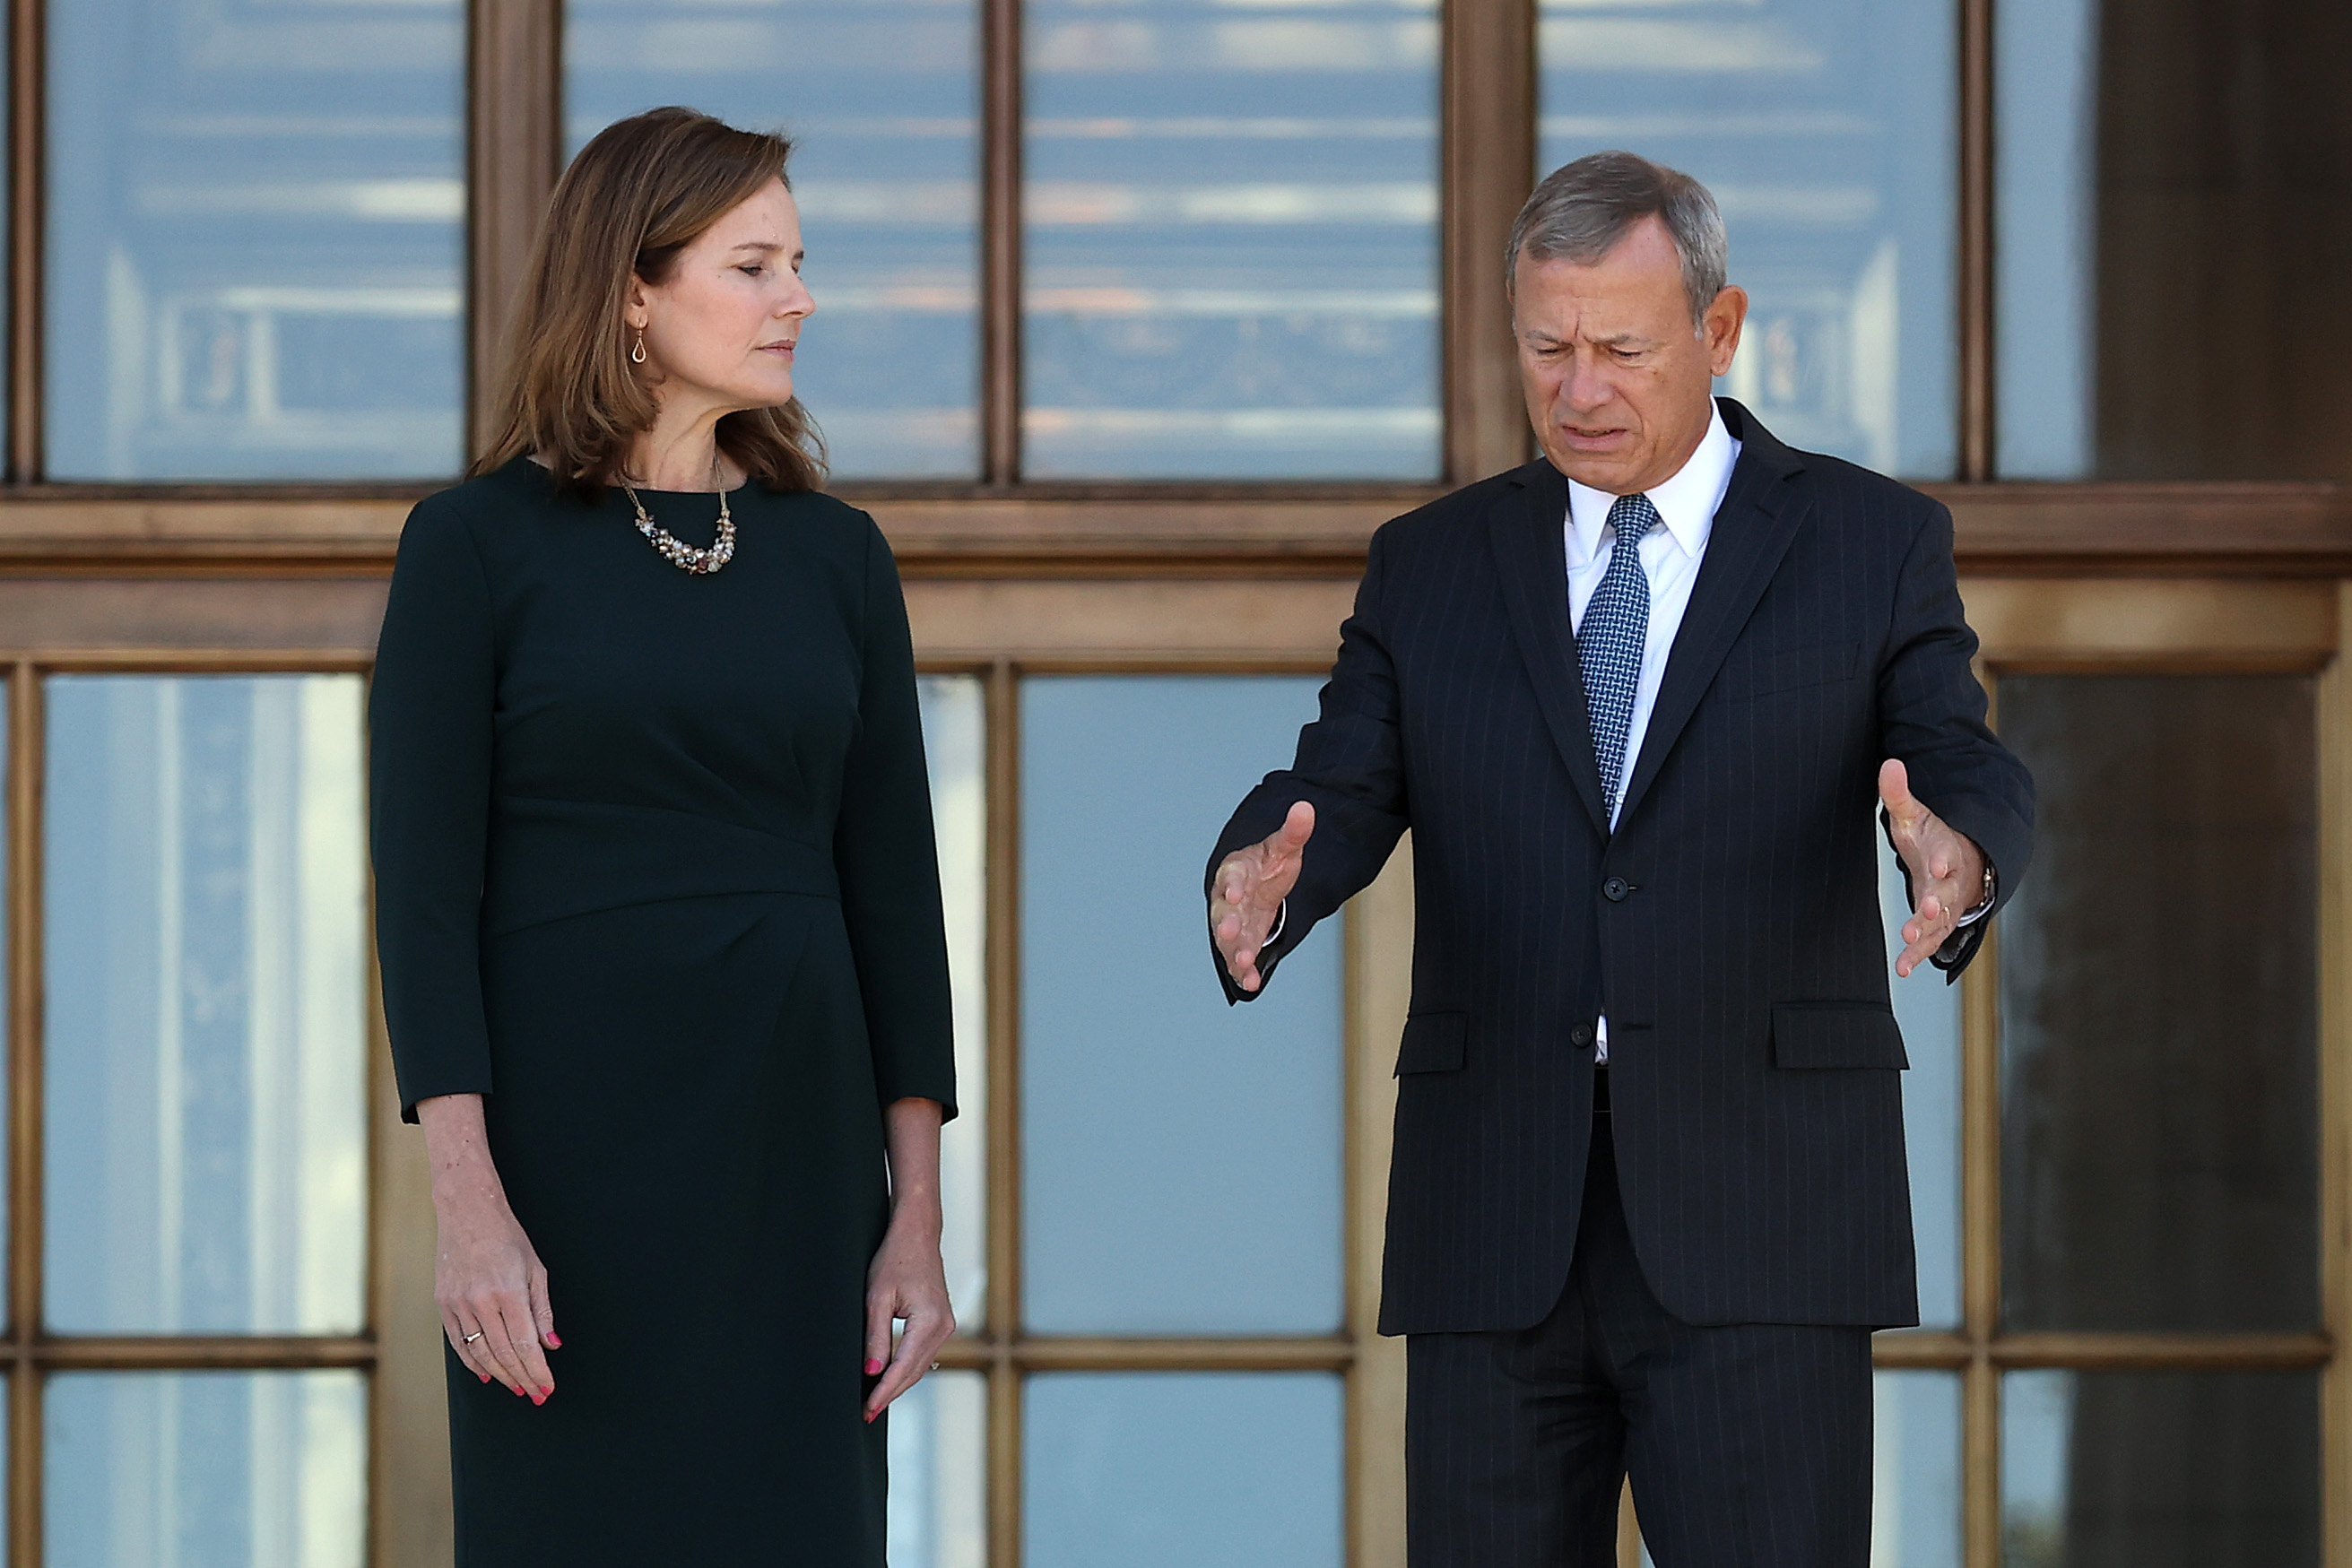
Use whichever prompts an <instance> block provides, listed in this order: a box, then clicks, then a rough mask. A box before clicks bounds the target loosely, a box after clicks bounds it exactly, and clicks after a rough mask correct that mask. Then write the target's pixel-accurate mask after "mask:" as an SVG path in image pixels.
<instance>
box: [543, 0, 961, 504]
mask: <svg viewBox="0 0 2352 1568" xmlns="http://www.w3.org/2000/svg"><path fill="white" fill-rule="evenodd" d="M979 40H980V21H979V14H978V7H977V5H976V4H975V0H772V3H770V4H765V5H751V6H746V5H742V4H741V3H740V0H567V3H566V5H565V6H564V28H563V53H564V88H563V92H564V98H563V102H564V118H565V120H566V131H567V136H568V145H569V146H570V148H571V149H572V150H573V151H577V150H578V149H579V148H580V147H581V146H582V145H583V144H584V143H585V142H586V141H587V140H588V139H589V138H590V137H591V136H593V135H594V134H595V133H596V132H597V131H601V130H603V129H604V127H605V126H607V125H609V124H611V123H612V122H613V121H614V120H620V119H623V118H625V117H626V116H628V115H632V114H636V113H639V112H641V111H642V110H648V109H654V108H656V107H658V106H660V105H663V104H670V103H683V104H689V105H691V106H693V107H694V108H696V109H698V110H703V111H704V112H705V113H707V114H715V115H718V116H719V118H720V119H722V120H729V121H730V122H732V123H734V124H737V125H741V126H746V127H750V128H752V129H756V130H762V131H769V130H776V131H783V132H784V133H785V134H786V135H788V136H790V137H791V138H792V139H793V143H794V146H795V151H794V153H793V164H792V180H793V193H794V195H795V196H796V197H797V198H798V199H799V203H800V208H801V219H802V225H801V227H802V237H803V240H805V241H806V243H807V246H808V264H807V267H806V269H805V271H804V272H803V277H806V278H807V279H808V285H809V291H810V292H811V293H812V294H814V296H815V297H816V303H817V313H816V315H815V317H814V319H812V321H811V322H810V325H809V329H808V333H807V336H806V337H805V339H804V340H803V343H802V347H801V351H800V354H799V355H798V358H797V368H796V369H795V371H794V383H795V385H796V386H797V388H798V389H799V392H800V396H801V401H802V402H804V403H805V404H807V405H808V408H809V411H810V412H811V413H813V414H814V415H815V416H816V420H817V423H819V424H820V425H821V426H823V428H824V434H825V439H826V441H827V442H828V444H830V447H831V451H832V457H833V466H834V472H835V474H837V475H840V476H845V477H850V478H866V477H877V476H878V477H909V476H940V477H949V478H971V477H972V476H976V475H977V474H978V472H979V469H980V423H979V417H978V415H977V413H975V407H976V402H977V399H978V395H979V388H980V318H979V304H980V286H979V271H980V238H979V214H980V197H979V190H980V185H979V172H978V171H979V163H980V144H979V140H978V120H979V108H978V104H979V83H980V68H979V58H978V47H979Z"/></svg>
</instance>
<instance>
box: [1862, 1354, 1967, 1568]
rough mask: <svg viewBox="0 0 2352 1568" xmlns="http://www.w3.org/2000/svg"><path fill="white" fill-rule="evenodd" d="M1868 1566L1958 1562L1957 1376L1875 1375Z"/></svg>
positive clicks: (1934, 1566) (1952, 1565)
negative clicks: (1874, 1459)
mask: <svg viewBox="0 0 2352 1568" xmlns="http://www.w3.org/2000/svg"><path fill="white" fill-rule="evenodd" d="M1876 1385H1877V1396H1878V1397H1877V1401H1876V1403H1877V1413H1876V1420H1875V1421H1874V1426H1873V1437H1874V1441H1875V1444H1876V1447H1877V1462H1876V1464H1875V1466H1874V1471H1875V1479H1874V1482H1873V1483H1872V1487H1871V1498H1870V1538H1871V1539H1870V1562H1871V1568H1960V1380H1959V1377H1958V1375H1956V1374H1953V1373H1949V1372H1882V1373H1879V1374H1878V1375H1877V1378H1876Z"/></svg>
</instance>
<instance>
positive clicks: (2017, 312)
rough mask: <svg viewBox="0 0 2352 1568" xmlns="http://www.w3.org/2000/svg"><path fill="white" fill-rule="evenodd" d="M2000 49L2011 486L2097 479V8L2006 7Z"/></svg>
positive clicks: (2004, 365)
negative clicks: (2094, 475)
mask: <svg viewBox="0 0 2352 1568" xmlns="http://www.w3.org/2000/svg"><path fill="white" fill-rule="evenodd" d="M1993 39H1994V43H1995V47H1997V48H1998V50H1999V51H2000V54H1999V58H1998V60H1997V61H1996V63H1995V68H1994V70H1993V90H1994V94H1995V98H1996V105H1997V114H1998V119H1999V126H2000V134H1999V135H1997V136H1996V137H1995V138H1994V141H1993V148H1994V155H1995V158H1996V160H1997V162H1996V168H1995V179H1994V182H1993V193H1994V198H1995V200H1996V201H1998V202H1999V203H2000V210H1999V211H1998V212H1997V213H1996V214H1995V221H1994V223H1993V238H1994V241H1995V243H1996V244H1997V245H1998V246H1999V247H2000V256H1999V266H1998V267H1997V268H1996V269H1995V272H1994V277H1995V281H1996V286H1997V287H1998V288H1999V291H2000V293H1999V298H1998V301H1997V304H1996V308H1995V309H1994V311H1993V329H1994V332H1995V334H1996V335H1997V337H1998V340H1999V372H2000V373H1999V380H1998V382H1997V383H1996V384H1997V385H1998V386H1999V387H2000V420H1999V422H1998V427H1999V444H2000V453H1999V460H2000V476H2001V477H2002V478H2004V479H2080V478H2086V477H2088V476H2090V474H2091V472H2092V469H2093V467H2094V466H2095V459H2094V456H2093V445H2094V435H2095V433H2094V430H2093V428H2092V427H2093V423H2094V422H2093V404H2094V402H2095V390H2094V386H2093V382H2094V378H2095V368H2094V364H2093V357H2094V355H2095V351H2096V340H2097V330H2096V322H2095V318H2094V312H2093V294H2094V291H2095V277H2094V272H2095V265H2094V263H2095V251H2096V245H2095V238H2094V235H2093V234H2092V230H2093V228H2094V226H2095V225H2096V223H2097V219H2098V201H2097V194H2096V187H2095V180H2096V168H2095V164H2096V162H2097V156H2098V146H2097V139H2098V125H2097V119H2098V85H2097V77H2098V67H2099V62H2098V44H2099V14H2098V5H2097V0H2032V5H2001V6H2000V22H1999V25H1998V26H1995V27H1994V29H1993Z"/></svg>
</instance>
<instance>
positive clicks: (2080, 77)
mask: <svg viewBox="0 0 2352 1568" xmlns="http://www.w3.org/2000/svg"><path fill="white" fill-rule="evenodd" d="M1993 37H1994V38H1995V40H1996V43H1995V47H1996V48H1997V50H1998V57H1997V60H1996V64H1995V69H1994V72H1993V84H1994V95H1995V116H1996V121H1995V131H1996V134H1995V137H1994V144H1995V148H1996V164H1995V181H1994V186H1993V189H1994V193H1995V199H1996V200H1997V202H1998V203H1999V209H1998V211H1997V213H1996V214H1995V221H1994V224H1993V235H1994V238H1995V241H1996V244H1997V245H1998V246H1999V253H1998V256H1997V258H1996V260H1997V268H1998V270H1997V281H1996V286H1997V288H1998V290H1999V294H1998V299H1997V303H1996V308H1995V311H1994V322H1995V329H1996V331H1997V332H1998V334H1999V360H1998V372H1999V373H1998V389H1999V398H2000V418H1999V447H2000V450H1999V463H2000V474H2001V476H2002V477H2004V478H2016V479H2079V478H2117V479H2329V478H2341V477H2344V476H2346V475H2347V474H2352V460H2347V448H2346V444H2345V441H2344V432H2345V430H2346V429H2347V426H2352V382H2347V380H2346V378H2345V377H2344V375H2343V373H2342V370H2341V367H2342V365H2343V363H2344V361H2345V357H2346V354H2347V351H2348V350H2352V312H2347V311H2346V310H2345V309H2344V308H2343V305H2342V300H2341V289H2340V284H2339V282H2338V280H2339V279H2340V278H2341V277H2343V275H2344V271H2345V267H2346V265H2347V258H2352V199H2347V198H2352V164H2347V161H2346V159H2345V157H2344V153H2343V150H2344V148H2345V147H2346V145H2347V136H2352V112H2347V100H2346V99H2345V96H2344V94H2343V92H2342V90H2341V88H2340V84H2339V81H2338V78H2339V75H2340V66H2341V62H2342V61H2343V60H2344V59H2345V58H2346V57H2347V56H2352V8H2347V7H2346V6H2345V5H2342V4H2341V3H2340V0H2267V3H2266V4H2264V5H2263V6H2261V7H2260V8H2259V10H2251V11H2241V10H2239V9H2238V8H2235V7H2230V6H2217V5H2211V4H2210V0H2133V3H2132V4H2131V5H2117V6H2112V7H2110V6H2106V5H2102V4H2101V3H2100V0H1998V8H1997V15H1996V18H1995V23H1994V27H1993ZM2253 365H2259V366H2260V367H2261V371H2260V373H2259V374H2248V373H2247V367H2249V366H2253ZM2217 380H2218V381H2225V382H2227V383H2228V384H2229V385H2230V386H2231V389H2232V390H2231V394H2230V395H2229V396H2228V397H2225V398H2215V397H2213V396H2211V395H2210V392H2209V390H2208V389H2210V387H2211V386H2213V385H2214V384H2216V382H2217Z"/></svg>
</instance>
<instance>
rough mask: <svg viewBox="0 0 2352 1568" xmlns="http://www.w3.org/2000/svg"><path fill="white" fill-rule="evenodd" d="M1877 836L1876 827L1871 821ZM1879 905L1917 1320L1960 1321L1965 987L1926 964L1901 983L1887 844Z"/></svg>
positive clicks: (1898, 903) (1898, 881)
mask: <svg viewBox="0 0 2352 1568" xmlns="http://www.w3.org/2000/svg"><path fill="white" fill-rule="evenodd" d="M1871 831H1873V832H1874V833H1875V832H1876V831H1878V830H1877V826H1876V824H1875V823H1873V825H1872V829H1871ZM1878 902H1879V906H1880V907H1881V909H1883V910H1884V911H1885V915H1886V952H1887V957H1888V967H1887V976H1886V980H1887V984H1888V986H1889V987H1891V988H1892V989H1893V991H1894V995H1895V1022H1896V1023H1897V1024H1899V1025H1901V1026H1902V1029H1903V1046H1904V1050H1905V1051H1906V1054H1907V1055H1908V1056H1909V1057H1910V1059H1911V1071H1908V1072H1906V1073H1905V1074H1904V1075H1903V1142H1904V1145H1905V1147H1906V1151H1907V1153H1908V1154H1909V1155H1910V1160H1911V1229H1912V1233H1913V1235H1914V1237H1915V1238H1916V1243H1917V1247H1918V1254H1919V1322H1920V1326H1922V1327H1923V1328H1957V1327H1958V1326H1959V1322H1960V988H1958V986H1954V985H1948V984H1946V983H1945V977H1944V971H1943V970H1941V969H1938V968H1937V967H1935V966H1934V965H1932V964H1922V965H1920V966H1919V967H1917V968H1916V969H1914V970H1912V971H1911V977H1910V978H1909V979H1907V980H1906V979H1901V978H1898V977H1896V976H1895V972H1894V956H1895V954H1898V953H1900V952H1902V951H1903V936H1902V931H1903V923H1904V922H1905V921H1906V920H1908V919H1909V918H1910V917H1911V906H1910V903H1909V900H1908V898H1907V896H1906V893H1905V891H1904V880H1903V865H1902V862H1900V861H1898V860H1896V859H1895V852H1894V851H1893V850H1891V849H1888V848H1886V847H1885V841H1883V840H1882V841H1881V843H1880V851H1879V877H1878Z"/></svg>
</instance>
